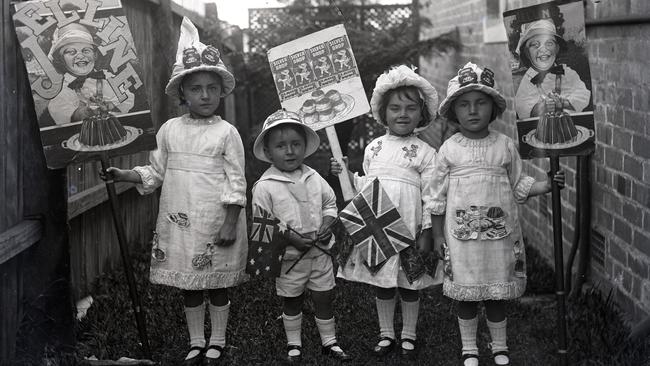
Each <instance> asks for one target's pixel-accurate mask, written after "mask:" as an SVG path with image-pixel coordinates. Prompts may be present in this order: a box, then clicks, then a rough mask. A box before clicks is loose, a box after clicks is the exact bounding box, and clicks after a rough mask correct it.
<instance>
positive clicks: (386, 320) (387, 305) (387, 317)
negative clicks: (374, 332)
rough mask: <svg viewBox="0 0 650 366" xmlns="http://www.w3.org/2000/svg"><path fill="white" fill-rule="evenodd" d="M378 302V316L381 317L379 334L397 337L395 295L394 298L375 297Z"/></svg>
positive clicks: (392, 337)
mask: <svg viewBox="0 0 650 366" xmlns="http://www.w3.org/2000/svg"><path fill="white" fill-rule="evenodd" d="M375 302H376V303H377V316H378V317H379V335H380V336H381V337H388V338H391V339H395V325H394V324H393V321H394V319H395V304H396V303H397V300H396V299H395V297H393V298H392V299H387V300H384V299H380V298H375Z"/></svg>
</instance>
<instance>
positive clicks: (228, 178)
mask: <svg viewBox="0 0 650 366" xmlns="http://www.w3.org/2000/svg"><path fill="white" fill-rule="evenodd" d="M156 140H157V142H158V148H157V149H156V150H154V151H152V152H151V154H150V165H147V166H141V167H135V168H134V170H135V171H136V172H137V173H138V174H139V175H140V177H141V178H142V182H143V184H141V185H137V186H136V188H137V189H138V191H139V192H140V193H141V194H147V193H151V192H153V191H154V190H155V189H156V188H158V187H159V186H161V185H162V191H161V195H160V205H159V206H160V207H159V211H158V219H157V222H156V234H155V235H154V240H153V247H152V259H151V272H150V280H151V282H152V283H155V284H162V285H168V286H174V287H178V288H181V289H185V290H202V289H215V288H225V287H231V286H235V285H238V284H240V283H242V282H244V281H246V280H247V279H248V275H247V274H246V273H245V272H244V270H245V267H246V254H247V251H248V244H247V235H246V218H245V212H244V210H243V209H242V210H241V213H240V215H239V219H238V221H237V239H236V240H235V243H234V244H233V245H231V246H228V247H222V246H216V245H213V244H212V243H213V242H214V239H215V237H216V235H217V232H218V231H219V229H220V228H221V225H222V224H223V221H224V219H225V215H226V206H227V205H238V206H242V207H244V206H245V205H246V179H245V176H244V148H243V145H242V142H241V138H240V136H239V133H238V132H237V129H236V128H235V127H234V126H233V125H231V124H230V123H228V122H227V121H225V120H223V119H221V118H220V117H218V116H213V117H211V118H206V119H193V118H191V117H190V116H189V115H188V114H186V115H183V116H181V117H178V118H173V119H170V120H168V121H167V122H166V123H165V124H163V125H162V127H161V128H160V130H159V131H158V134H157V135H156Z"/></svg>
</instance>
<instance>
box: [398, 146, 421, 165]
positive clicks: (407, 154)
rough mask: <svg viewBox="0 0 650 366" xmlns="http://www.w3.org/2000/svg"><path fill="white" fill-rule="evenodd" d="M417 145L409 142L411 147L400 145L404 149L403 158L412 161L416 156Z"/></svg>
mask: <svg viewBox="0 0 650 366" xmlns="http://www.w3.org/2000/svg"><path fill="white" fill-rule="evenodd" d="M418 148H419V146H418V145H415V144H411V149H408V148H407V147H406V146H403V147H402V151H404V159H409V161H413V158H415V157H417V156H418Z"/></svg>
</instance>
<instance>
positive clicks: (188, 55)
mask: <svg viewBox="0 0 650 366" xmlns="http://www.w3.org/2000/svg"><path fill="white" fill-rule="evenodd" d="M199 71H210V72H215V73H217V74H218V75H219V76H220V77H221V81H222V86H221V96H226V95H228V94H230V92H232V90H233V89H234V88H235V77H234V76H233V75H232V74H231V73H230V71H228V69H227V68H226V65H225V64H224V63H223V61H222V60H221V57H220V54H219V50H217V49H216V48H214V47H213V46H210V45H205V44H203V43H201V41H200V40H199V31H198V30H197V29H196V27H195V26H194V24H192V22H191V21H190V20H189V19H188V18H187V17H183V22H182V23H181V34H180V37H179V38H178V48H177V49H176V62H175V63H174V67H173V69H172V75H171V77H170V78H169V83H167V87H166V88H165V93H167V95H170V96H172V97H179V94H178V87H179V86H180V84H181V81H183V78H184V77H185V76H186V75H189V74H191V73H194V72H199Z"/></svg>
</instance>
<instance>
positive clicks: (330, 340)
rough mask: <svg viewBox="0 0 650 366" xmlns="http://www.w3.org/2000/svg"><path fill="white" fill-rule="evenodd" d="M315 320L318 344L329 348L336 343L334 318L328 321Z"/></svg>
mask: <svg viewBox="0 0 650 366" xmlns="http://www.w3.org/2000/svg"><path fill="white" fill-rule="evenodd" d="M314 318H315V319H316V327H317V328H318V334H320V342H321V344H322V345H323V346H329V345H331V344H334V343H336V324H335V323H334V317H332V318H330V319H325V320H324V319H318V318H316V317H314Z"/></svg>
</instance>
